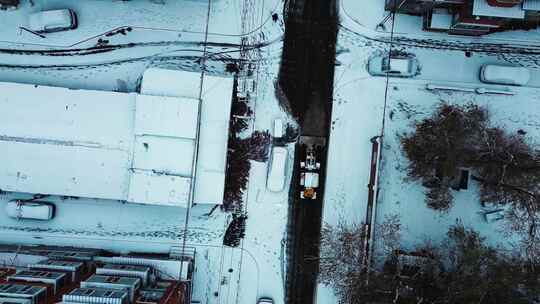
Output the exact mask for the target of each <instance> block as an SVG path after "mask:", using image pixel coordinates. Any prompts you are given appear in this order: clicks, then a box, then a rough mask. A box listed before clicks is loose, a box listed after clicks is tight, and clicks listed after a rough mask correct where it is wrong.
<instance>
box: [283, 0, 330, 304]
mask: <svg viewBox="0 0 540 304" xmlns="http://www.w3.org/2000/svg"><path fill="white" fill-rule="evenodd" d="M287 5H288V6H287V7H286V11H287V12H288V15H287V20H286V27H285V40H284V47H283V55H282V63H281V67H280V74H279V85H280V87H281V89H282V91H283V93H284V95H285V96H286V98H287V100H288V103H289V106H290V108H291V111H292V113H293V115H294V116H295V117H296V118H297V120H298V122H299V124H300V127H301V132H300V133H301V140H300V142H299V143H298V144H297V146H296V152H295V166H294V173H293V178H292V186H291V192H290V199H289V204H290V205H289V221H288V232H289V233H288V240H287V241H288V246H287V259H288V269H287V284H286V299H285V300H286V303H295V304H300V303H306V304H308V303H309V304H311V303H314V302H315V290H316V289H315V288H316V280H317V274H318V270H319V263H318V259H317V258H318V256H319V239H320V231H321V220H322V210H323V195H324V183H325V178H326V176H325V171H326V158H327V148H326V143H327V142H328V136H329V133H330V132H329V130H330V129H329V126H330V119H331V113H332V98H333V79H334V62H335V52H336V39H337V29H338V20H337V12H338V10H337V3H336V1H335V0H309V1H304V0H290V1H289V2H288V3H287ZM313 142H315V143H317V145H318V146H319V147H320V149H319V150H318V151H317V152H316V154H317V159H318V160H319V161H320V163H321V170H320V185H321V187H320V188H319V189H318V191H317V192H318V194H317V199H316V200H302V199H300V189H299V169H300V168H299V162H300V159H301V158H303V157H304V155H305V150H306V143H307V144H311V143H313Z"/></svg>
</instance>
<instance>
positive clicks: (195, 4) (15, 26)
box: [0, 0, 282, 49]
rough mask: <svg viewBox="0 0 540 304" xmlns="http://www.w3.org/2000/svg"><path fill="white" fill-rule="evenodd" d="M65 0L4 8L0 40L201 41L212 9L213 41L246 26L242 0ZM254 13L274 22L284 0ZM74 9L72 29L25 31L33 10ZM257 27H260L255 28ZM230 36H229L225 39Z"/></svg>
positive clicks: (63, 43) (14, 44)
mask: <svg viewBox="0 0 540 304" xmlns="http://www.w3.org/2000/svg"><path fill="white" fill-rule="evenodd" d="M159 2H160V1H149V0H131V1H129V2H125V1H110V0H93V1H66V0H35V1H34V3H35V5H33V6H32V5H31V3H30V1H21V6H20V8H19V9H17V10H13V11H0V17H1V20H2V27H1V29H0V37H1V38H0V44H2V45H3V47H8V48H26V49H27V48H40V49H43V48H68V47H72V48H76V47H85V46H89V45H92V43H93V44H95V43H96V42H97V40H98V39H99V38H103V39H108V40H110V43H111V44H116V43H127V42H135V43H141V42H149V41H180V40H184V41H185V40H188V41H189V40H191V41H202V40H204V34H205V27H206V18H207V14H209V25H208V33H209V37H210V38H211V40H212V41H215V40H216V39H223V41H227V40H228V41H229V42H231V41H234V40H235V39H238V37H240V36H241V35H242V34H243V33H242V32H241V29H242V26H241V23H242V21H241V18H240V17H241V15H240V13H241V9H242V1H237V0H215V1H212V4H211V7H210V12H208V1H201V0H183V1H168V0H167V1H162V3H159ZM256 5H258V7H257V9H256V10H254V12H255V14H254V15H253V16H250V17H251V18H253V19H254V20H255V21H256V22H257V23H258V24H259V26H260V27H262V26H264V24H266V23H271V22H272V20H271V14H272V13H274V12H276V13H280V12H281V9H282V4H281V1H280V0H263V1H259V3H256ZM64 8H69V9H72V10H73V11H74V12H75V13H76V14H77V17H78V18H77V19H78V23H79V24H78V27H77V29H75V30H71V31H62V32H57V33H50V34H46V35H45V36H46V38H41V37H39V36H36V35H33V34H31V33H28V32H25V31H21V30H20V29H19V27H26V26H28V15H29V14H31V13H34V12H39V11H44V10H54V9H64ZM127 26H129V27H132V29H133V30H132V31H130V32H127V35H124V34H117V35H114V36H101V35H102V34H105V33H107V32H109V31H111V30H114V29H117V28H121V27H127ZM254 30H258V28H257V29H254ZM225 39H227V40H225Z"/></svg>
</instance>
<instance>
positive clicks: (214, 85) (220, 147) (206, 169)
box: [194, 76, 233, 204]
mask: <svg viewBox="0 0 540 304" xmlns="http://www.w3.org/2000/svg"><path fill="white" fill-rule="evenodd" d="M232 88H233V80H232V79H230V78H221V77H212V76H206V77H205V79H204V87H203V92H204V94H203V98H202V103H203V105H202V113H201V130H200V135H199V145H200V146H201V147H204V148H201V149H199V155H198V160H197V168H196V172H197V178H196V179H195V193H194V202H195V203H197V204H222V203H223V193H224V187H223V185H224V184H225V167H226V165H227V139H228V134H229V118H230V113H231V102H232ZM203 189H207V190H203Z"/></svg>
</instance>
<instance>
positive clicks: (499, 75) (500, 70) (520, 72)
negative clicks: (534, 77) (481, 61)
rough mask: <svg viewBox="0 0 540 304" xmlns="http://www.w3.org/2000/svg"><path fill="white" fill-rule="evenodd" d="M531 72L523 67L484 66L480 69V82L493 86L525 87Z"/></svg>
mask: <svg viewBox="0 0 540 304" xmlns="http://www.w3.org/2000/svg"><path fill="white" fill-rule="evenodd" d="M530 78H531V72H530V71H529V70H528V69H526V68H524V67H516V66H504V65H495V64H486V65H483V66H482V68H480V81H482V82H485V83H494V84H507V85H516V86H522V85H526V84H527V83H528V82H529V80H530Z"/></svg>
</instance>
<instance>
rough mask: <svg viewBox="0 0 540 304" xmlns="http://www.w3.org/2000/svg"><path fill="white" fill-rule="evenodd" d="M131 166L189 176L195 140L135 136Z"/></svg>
mask: <svg viewBox="0 0 540 304" xmlns="http://www.w3.org/2000/svg"><path fill="white" fill-rule="evenodd" d="M134 149H135V150H134V157H133V167H134V168H136V169H143V170H154V171H156V172H162V173H166V174H172V175H182V176H186V177H190V176H191V173H192V170H191V168H192V166H193V155H194V149H195V141H194V140H192V139H184V138H172V137H157V136H137V137H136V139H135V147H134Z"/></svg>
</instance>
